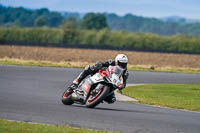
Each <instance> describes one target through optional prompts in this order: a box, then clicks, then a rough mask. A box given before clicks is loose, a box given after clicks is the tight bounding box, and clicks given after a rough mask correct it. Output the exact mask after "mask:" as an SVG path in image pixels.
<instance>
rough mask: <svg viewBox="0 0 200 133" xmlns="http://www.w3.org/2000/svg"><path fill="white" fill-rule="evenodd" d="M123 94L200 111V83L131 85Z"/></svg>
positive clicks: (149, 101) (143, 101)
mask: <svg viewBox="0 0 200 133" xmlns="http://www.w3.org/2000/svg"><path fill="white" fill-rule="evenodd" d="M123 94H124V95H127V96H129V97H133V98H136V99H137V100H138V101H139V103H142V104H150V105H159V106H166V107H172V108H177V109H187V110H192V111H198V112H200V84H148V85H140V86H130V87H127V88H126V89H124V90H123Z"/></svg>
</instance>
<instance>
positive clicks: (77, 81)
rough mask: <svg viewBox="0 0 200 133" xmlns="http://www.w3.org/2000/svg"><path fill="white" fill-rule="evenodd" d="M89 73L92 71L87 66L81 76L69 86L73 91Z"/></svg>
mask: <svg viewBox="0 0 200 133" xmlns="http://www.w3.org/2000/svg"><path fill="white" fill-rule="evenodd" d="M89 74H90V73H89V71H88V69H86V68H85V70H84V71H83V72H81V73H80V74H79V76H78V77H77V78H76V79H75V80H74V81H73V83H72V84H71V85H70V86H69V87H68V88H69V89H70V90H72V91H73V90H75V89H76V88H77V87H78V85H79V84H80V83H81V81H82V80H83V79H84V78H85V77H87V76H88V75H89Z"/></svg>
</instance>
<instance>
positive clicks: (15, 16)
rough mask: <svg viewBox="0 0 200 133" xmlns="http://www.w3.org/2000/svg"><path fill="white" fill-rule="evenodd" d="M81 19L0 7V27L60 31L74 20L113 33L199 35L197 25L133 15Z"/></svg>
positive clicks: (91, 15) (83, 26) (93, 15)
mask: <svg viewBox="0 0 200 133" xmlns="http://www.w3.org/2000/svg"><path fill="white" fill-rule="evenodd" d="M80 16H81V15H79V14H78V13H67V12H65V13H59V12H54V11H49V10H48V9H46V8H42V9H37V10H30V9H25V8H22V7H19V8H13V7H5V6H2V5H0V26H7V27H10V26H20V27H42V26H48V27H61V26H63V25H65V24H64V23H67V21H68V20H69V19H70V18H73V19H74V21H73V22H75V24H76V27H78V28H80V29H103V28H108V29H110V30H113V31H127V32H140V33H143V32H145V33H155V34H159V35H175V34H176V35H177V34H184V35H200V23H187V22H186V21H177V22H176V21H174V22H173V21H172V22H168V21H162V20H160V19H156V18H147V17H141V16H135V15H132V14H126V15H124V16H118V15H116V14H109V13H104V14H100V13H88V14H86V15H85V16H84V17H83V18H82V17H80ZM69 21H71V20H69ZM71 22H72V21H71ZM97 22H98V23H97ZM94 23H95V24H94Z"/></svg>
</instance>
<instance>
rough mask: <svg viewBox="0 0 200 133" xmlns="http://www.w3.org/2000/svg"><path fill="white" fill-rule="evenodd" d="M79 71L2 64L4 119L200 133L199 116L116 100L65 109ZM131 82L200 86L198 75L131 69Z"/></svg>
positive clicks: (137, 132) (141, 132)
mask: <svg viewBox="0 0 200 133" xmlns="http://www.w3.org/2000/svg"><path fill="white" fill-rule="evenodd" d="M80 72H81V69H72V68H69V69H66V68H65V69H64V68H48V67H20V66H0V119H9V120H17V121H25V122H38V123H49V124H62V125H65V124H67V125H71V126H75V127H81V128H91V129H103V130H114V131H116V130H118V131H123V132H133V133H177V132H178V133H199V132H200V113H197V112H189V111H183V110H176V109H170V108H159V107H153V106H147V105H140V104H132V103H125V102H116V103H115V104H106V103H105V104H101V105H99V106H97V107H96V108H95V109H88V108H85V107H84V106H80V105H72V106H65V105H63V104H62V103H61V101H60V99H61V95H62V93H63V91H64V90H65V87H66V86H67V85H69V84H70V83H71V82H72V80H73V79H74V78H75V77H76V76H77V75H78V74H79V73H80ZM128 83H200V75H198V74H177V73H158V72H155V73H154V72H139V71H130V78H129V80H128Z"/></svg>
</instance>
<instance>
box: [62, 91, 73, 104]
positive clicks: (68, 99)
mask: <svg viewBox="0 0 200 133" xmlns="http://www.w3.org/2000/svg"><path fill="white" fill-rule="evenodd" d="M62 103H63V104H64V105H72V104H73V103H74V101H73V100H72V92H69V91H68V89H67V90H66V91H65V92H64V93H63V95H62Z"/></svg>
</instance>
